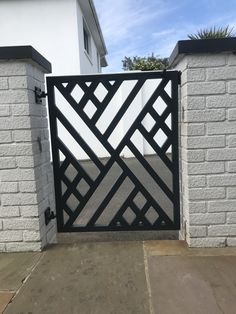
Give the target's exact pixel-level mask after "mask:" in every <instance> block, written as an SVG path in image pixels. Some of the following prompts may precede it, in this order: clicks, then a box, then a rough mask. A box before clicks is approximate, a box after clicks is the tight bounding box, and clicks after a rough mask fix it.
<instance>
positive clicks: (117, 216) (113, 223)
mask: <svg viewBox="0 0 236 314" xmlns="http://www.w3.org/2000/svg"><path fill="white" fill-rule="evenodd" d="M137 194H138V190H137V189H136V188H135V187H134V188H133V190H132V191H131V193H130V194H129V196H128V197H127V198H126V200H125V201H124V203H123V204H122V206H121V208H120V209H119V210H118V211H117V213H116V214H115V216H114V217H113V218H112V220H111V222H110V223H109V226H116V223H117V221H119V220H120V219H121V218H122V215H123V214H124V212H125V211H126V210H127V208H128V207H129V205H130V203H131V202H132V200H133V199H134V198H135V196H136V195H137ZM127 224H128V223H127Z"/></svg>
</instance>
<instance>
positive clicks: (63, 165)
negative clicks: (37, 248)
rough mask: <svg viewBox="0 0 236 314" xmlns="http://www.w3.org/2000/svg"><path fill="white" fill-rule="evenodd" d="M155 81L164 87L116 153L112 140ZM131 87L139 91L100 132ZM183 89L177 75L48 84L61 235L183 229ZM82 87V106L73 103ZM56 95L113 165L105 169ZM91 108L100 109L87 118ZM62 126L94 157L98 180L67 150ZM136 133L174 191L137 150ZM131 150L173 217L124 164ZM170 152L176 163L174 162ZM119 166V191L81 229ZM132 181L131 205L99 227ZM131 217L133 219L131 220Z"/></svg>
mask: <svg viewBox="0 0 236 314" xmlns="http://www.w3.org/2000/svg"><path fill="white" fill-rule="evenodd" d="M154 79H155V80H157V81H158V84H156V86H155V89H154V91H153V92H152V95H151V96H150V98H149V99H148V101H147V102H146V103H145V105H144V106H143V108H142V109H141V110H140V112H139V114H138V115H137V117H136V118H135V120H134V121H133V123H132V124H131V126H130V128H129V129H128V130H127V132H126V134H125V135H124V136H123V138H122V139H121V140H120V142H119V143H118V145H117V146H116V147H114V145H112V144H111V143H110V140H109V138H110V136H111V134H112V132H113V131H114V130H115V128H116V127H117V125H118V124H119V122H120V121H121V119H122V117H123V116H124V114H125V113H126V111H127V110H128V108H129V106H130V104H131V103H132V102H133V101H134V99H135V97H136V96H137V94H138V93H139V92H140V91H141V89H142V87H143V86H144V83H145V82H146V81H147V80H149V81H150V80H154ZM125 81H135V85H134V87H133V88H132V89H131V91H130V93H129V95H128V96H127V98H126V99H125V100H124V101H123V103H122V104H121V106H120V108H119V109H118V111H117V113H116V114H115V116H114V117H113V119H112V121H111V122H110V123H109V125H108V126H107V128H106V129H105V131H104V132H101V131H100V130H99V128H98V127H97V122H98V121H99V119H100V118H101V117H102V115H103V114H104V112H105V110H106V108H107V106H108V105H109V103H110V102H111V100H112V99H113V97H114V95H115V94H116V93H117V92H118V90H119V88H120V87H121V85H122V83H124V82H125ZM168 83H170V85H171V93H170V95H169V94H168V93H167V92H166V90H165V87H166V86H167V84H168ZM101 84H102V85H101ZM178 84H179V72H177V71H164V72H142V73H124V74H123V73H122V74H111V75H109V74H108V75H107V74H101V75H86V76H69V77H63V76H62V77H48V78H47V92H48V100H49V113H50V127H51V144H52V153H53V166H54V181H55V194H56V207H57V222H58V231H60V232H71V231H110V230H164V229H165V230H167V229H169V230H171V229H172V230H173V229H179V173H178V172H179V166H178ZM99 85H100V86H102V88H103V89H104V88H105V91H106V93H105V96H104V97H103V99H99V97H98V96H97V95H96V89H97V87H98V86H99ZM78 87H79V89H80V90H81V91H83V96H82V97H81V98H80V99H79V101H78V100H77V99H75V97H73V91H74V90H75V88H78ZM55 90H57V91H59V93H60V94H61V95H62V96H63V97H64V101H65V102H66V105H67V106H68V108H69V106H71V107H72V108H73V110H74V112H75V116H74V119H75V120H76V117H77V115H78V117H79V118H80V119H82V121H83V122H84V123H85V124H86V125H87V127H88V128H89V129H90V131H91V132H92V133H93V135H94V136H95V137H96V139H97V140H98V141H99V142H100V144H101V145H102V146H103V147H104V149H105V150H106V151H107V152H108V153H109V155H110V157H109V158H108V160H107V162H105V163H104V162H102V160H101V159H99V157H98V156H97V154H96V151H93V150H92V148H91V147H90V146H89V145H88V143H87V142H86V139H85V138H83V137H82V136H81V134H80V132H78V130H77V129H76V128H75V127H74V126H73V123H72V121H69V119H68V118H66V117H65V115H64V114H63V113H62V111H61V110H60V109H59V106H58V103H57V101H56V100H55ZM157 99H162V101H164V103H165V106H166V108H165V110H163V112H161V113H158V112H157V111H156V110H155V108H154V104H155V102H156V100H157ZM89 102H92V104H93V106H94V110H93V113H92V114H87V113H86V105H87V104H88V103H89ZM147 115H149V116H151V118H152V120H153V121H154V124H153V125H152V127H151V129H150V130H147V128H145V126H144V124H143V120H144V119H145V117H146V116H147ZM169 115H170V116H171V126H168V125H167V124H166V122H165V120H166V119H167V117H168V116H169ZM58 123H60V124H61V125H63V127H64V128H65V129H66V130H67V131H68V132H69V133H70V135H71V136H72V137H73V139H74V140H75V141H76V143H77V144H79V146H80V147H81V148H82V149H83V151H84V152H86V154H87V155H88V156H89V158H90V160H91V161H92V163H93V165H94V166H95V167H96V169H98V174H97V175H96V177H95V178H92V177H91V175H90V174H89V172H88V171H87V170H86V167H85V166H84V164H83V162H81V161H79V160H78V159H79V158H78V156H75V154H73V153H72V152H71V150H70V149H69V148H68V147H67V143H66V141H65V140H63V139H61V138H60V136H59V134H58ZM160 130H161V131H162V133H164V135H165V137H166V140H165V142H164V143H163V144H162V145H160V144H158V143H157V142H156V141H155V139H154V136H155V134H157V132H158V131H160ZM136 131H138V132H139V134H141V135H142V137H143V138H144V140H145V141H146V142H147V143H148V144H149V145H150V146H151V147H152V149H153V150H154V151H155V153H156V155H157V156H158V158H159V159H160V161H161V163H162V165H163V166H164V167H166V168H167V170H168V171H169V173H171V176H172V178H171V180H172V182H171V188H170V187H169V186H168V185H167V183H166V182H165V180H163V178H161V176H159V175H158V174H157V172H156V171H155V170H154V168H153V167H152V165H151V164H150V163H149V162H148V159H147V158H145V157H144V156H143V155H142V154H141V153H140V151H139V150H138V149H137V147H136V146H135V144H134V142H133V141H132V136H133V135H134V133H135V132H136ZM125 147H126V148H128V149H129V150H130V151H131V152H132V154H133V155H134V156H135V158H136V161H137V162H138V164H139V165H140V167H143V168H144V169H145V171H146V173H147V174H148V175H149V176H150V177H151V178H152V179H153V180H154V181H155V183H156V184H157V185H158V187H159V188H160V190H161V192H162V193H164V196H165V197H166V198H167V199H168V202H169V203H168V202H167V203H168V204H170V203H171V204H172V205H171V206H172V209H173V215H170V214H169V212H170V211H168V208H166V207H165V206H164V205H163V204H160V203H159V200H158V199H157V198H156V197H155V195H152V193H150V191H149V190H148V189H147V188H146V187H145V186H144V184H143V182H142V180H141V179H140V177H138V176H136V175H135V173H134V172H133V171H132V169H130V167H129V165H128V164H127V162H125V160H124V158H122V157H121V153H122V151H123V149H124V148H125ZM170 149H171V157H170V156H168V151H170ZM61 154H63V155H64V160H63V161H61V160H60V156H61ZM169 155H170V153H169ZM114 164H116V165H118V167H119V169H121V173H120V174H119V176H118V177H117V179H116V180H115V182H114V183H113V185H112V186H110V187H109V189H108V190H107V193H106V195H105V197H104V198H103V199H102V201H101V202H100V204H99V205H98V206H97V208H95V209H93V212H92V214H90V216H89V219H87V221H86V223H85V224H84V225H83V224H77V223H76V222H77V220H78V218H79V217H80V216H81V215H82V214H83V213H84V212H85V211H86V210H88V208H86V206H87V205H86V204H88V202H89V200H90V199H91V197H92V196H93V194H94V193H95V191H96V189H97V188H98V187H99V185H100V184H101V182H102V181H103V180H104V178H105V177H106V176H107V174H108V172H109V170H110V169H111V168H112V167H113V166H114ZM69 167H72V168H73V169H74V174H73V177H72V178H68V176H67V175H66V171H67V170H68V169H69ZM127 179H128V180H129V181H130V182H131V183H132V189H131V190H130V191H129V193H128V195H127V196H126V198H125V200H124V201H123V203H122V204H121V206H119V208H115V211H113V214H112V216H111V218H110V220H109V222H107V223H106V224H105V225H104V224H101V223H98V221H99V217H101V215H102V214H103V213H104V210H105V208H106V207H107V206H108V204H110V203H112V199H113V197H115V195H116V193H117V191H118V190H119V189H120V187H121V185H122V184H123V183H124V181H125V180H127ZM82 182H83V183H84V184H85V185H86V188H82V189H83V191H82V190H81V188H80V186H82ZM62 185H63V186H64V189H63V188H62ZM140 195H141V198H142V200H143V201H142V204H141V205H138V204H137V202H136V201H135V199H136V198H137V197H138V196H140ZM72 196H73V198H74V199H75V200H76V202H75V204H76V206H75V208H72V206H70V205H69V204H68V199H69V198H70V197H72ZM114 206H115V205H114ZM167 207H168V205H167ZM128 212H129V213H130V214H131V216H132V219H128V218H126V217H127V213H128ZM151 212H152V215H151V216H152V218H149V217H151V216H150V215H149V214H150V213H151Z"/></svg>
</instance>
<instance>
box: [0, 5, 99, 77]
mask: <svg viewBox="0 0 236 314" xmlns="http://www.w3.org/2000/svg"><path fill="white" fill-rule="evenodd" d="M82 21H83V20H82V13H81V10H80V8H79V6H78V3H77V0H1V1H0V43H1V46H17V45H31V46H33V47H34V48H35V49H36V50H38V51H39V52H40V53H41V54H42V55H43V56H44V57H45V58H46V59H48V60H49V61H50V62H51V63H52V67H53V73H52V74H53V75H76V74H77V75H78V74H80V73H81V74H84V73H91V72H98V65H97V53H95V50H96V47H95V44H94V41H93V40H92V56H91V62H90V61H89V60H88V58H87V57H86V56H85V53H84V48H83V46H84V42H83V22H82ZM86 58H87V59H86Z"/></svg>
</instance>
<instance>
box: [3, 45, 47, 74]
mask: <svg viewBox="0 0 236 314" xmlns="http://www.w3.org/2000/svg"><path fill="white" fill-rule="evenodd" d="M14 59H18V60H19V59H20V60H31V61H33V62H34V63H36V64H37V65H39V66H40V67H41V68H42V69H43V72H44V73H51V72H52V65H51V63H50V62H49V61H48V60H47V59H45V58H44V57H43V56H42V55H41V54H40V53H39V52H38V51H37V50H35V49H34V48H33V47H32V46H9V47H0V60H14Z"/></svg>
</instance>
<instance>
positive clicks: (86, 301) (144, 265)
mask: <svg viewBox="0 0 236 314" xmlns="http://www.w3.org/2000/svg"><path fill="white" fill-rule="evenodd" d="M235 265H236V249H234V248H219V249H188V248H187V247H186V245H185V243H184V242H183V241H173V240H172V241H164V240H163V241H111V242H86V241H81V242H78V241H77V243H72V244H60V245H54V246H51V247H50V248H48V249H47V250H46V251H45V252H43V253H16V254H1V255H0V312H1V311H2V312H3V313H8V314H9V313H11V314H29V313H33V314H38V313H40V314H41V313H52V314H54V313H58V314H60V313H61V314H62V313H63V314H64V313H69V314H118V313H119V314H120V313H122V314H126V313H127V314H139V313H140V314H146V313H147V314H148V313H151V314H154V313H155V314H159V313H160V314H172V313H173V314H178V313H181V314H183V313H184V314H185V313H186V314H195V313H196V314H198V313H199V314H205V313H206V314H211V313H212V314H218V313H226V314H235V309H236V267H235ZM4 309H5V310H4Z"/></svg>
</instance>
